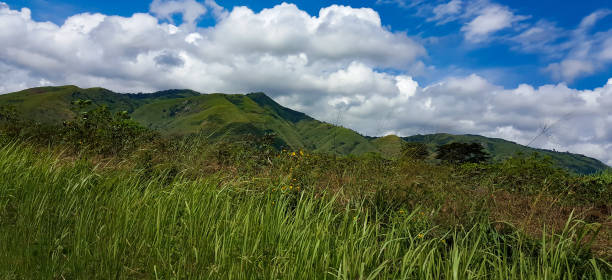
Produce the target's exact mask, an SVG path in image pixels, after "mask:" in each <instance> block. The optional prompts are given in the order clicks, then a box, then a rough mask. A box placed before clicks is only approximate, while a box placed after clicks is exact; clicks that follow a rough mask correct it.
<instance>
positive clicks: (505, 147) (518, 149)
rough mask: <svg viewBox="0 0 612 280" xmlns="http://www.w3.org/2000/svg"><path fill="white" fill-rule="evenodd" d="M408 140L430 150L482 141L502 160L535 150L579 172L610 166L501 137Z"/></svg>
mask: <svg viewBox="0 0 612 280" xmlns="http://www.w3.org/2000/svg"><path fill="white" fill-rule="evenodd" d="M403 139H404V140H405V141H407V142H423V143H425V144H426V145H427V146H428V147H429V149H430V151H434V150H435V147H437V146H439V145H444V144H448V143H453V142H463V143H480V144H482V146H483V147H484V148H485V150H486V151H487V152H488V153H489V154H490V155H491V156H492V159H493V160H494V161H500V160H503V159H504V158H508V157H510V156H512V155H515V154H516V153H523V154H525V155H529V154H532V153H534V152H537V153H540V154H543V155H546V156H550V157H551V158H552V159H553V161H555V162H556V163H557V164H558V165H559V166H562V167H564V168H567V169H570V170H573V171H575V172H578V173H583V174H590V173H594V172H597V171H600V170H604V169H607V168H609V167H608V166H607V165H605V164H604V163H602V162H601V161H599V160H596V159H593V158H589V157H586V156H583V155H579V154H572V153H568V152H565V153H563V152H554V151H550V150H543V149H536V148H531V147H526V146H523V145H520V144H517V143H514V142H511V141H507V140H504V139H500V138H489V137H484V136H480V135H470V134H466V135H452V134H446V133H437V134H428V135H414V136H410V137H404V138H403Z"/></svg>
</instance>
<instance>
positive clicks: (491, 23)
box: [461, 4, 526, 42]
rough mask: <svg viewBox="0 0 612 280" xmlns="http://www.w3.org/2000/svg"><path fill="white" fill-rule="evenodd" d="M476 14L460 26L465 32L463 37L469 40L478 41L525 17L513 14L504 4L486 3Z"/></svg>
mask: <svg viewBox="0 0 612 280" xmlns="http://www.w3.org/2000/svg"><path fill="white" fill-rule="evenodd" d="M476 14H477V16H476V17H475V18H474V19H472V20H471V21H470V22H469V23H467V24H466V25H464V26H463V27H462V28H461V31H463V32H465V39H466V40H468V41H471V42H480V41H484V40H486V39H488V37H489V36H490V35H491V34H493V33H495V32H497V31H500V30H502V29H506V28H509V27H511V26H512V25H513V24H514V23H516V22H519V21H522V20H524V19H526V17H524V16H518V15H515V14H514V13H513V12H512V11H510V9H509V8H508V7H506V6H501V5H497V4H487V5H486V6H485V7H483V8H481V9H479V11H477V12H476Z"/></svg>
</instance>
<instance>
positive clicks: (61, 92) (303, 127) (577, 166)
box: [0, 86, 608, 174]
mask: <svg viewBox="0 0 612 280" xmlns="http://www.w3.org/2000/svg"><path fill="white" fill-rule="evenodd" d="M77 100H90V104H84V105H85V106H83V108H77V107H78V106H74V104H73V102H74V101H77ZM3 106H13V108H15V110H16V112H17V113H19V114H20V115H21V116H23V118H24V119H27V120H29V121H31V122H32V123H34V124H53V125H61V124H62V122H64V121H67V120H72V119H74V118H77V117H79V114H80V113H82V112H83V110H85V111H89V110H93V109H95V108H98V107H101V106H106V107H107V108H108V110H109V111H110V112H111V113H113V114H115V113H121V112H126V113H127V114H128V115H129V116H130V117H131V118H132V119H133V120H134V121H136V122H137V123H139V124H140V125H142V126H144V127H146V128H149V129H153V130H155V131H157V132H159V133H161V134H164V135H165V136H170V135H178V136H185V135H189V134H194V133H198V134H201V135H202V136H203V137H206V138H207V139H208V140H210V141H211V142H231V141H235V140H240V139H242V138H243V137H244V136H245V135H248V134H251V135H257V136H259V137H263V136H264V135H268V134H274V135H276V140H275V141H276V142H277V146H278V147H281V146H285V147H290V148H291V149H292V150H299V149H305V150H309V151H313V152H321V153H335V154H337V155H350V154H353V155H364V154H368V153H380V154H382V155H383V157H385V158H388V159H395V158H399V157H402V156H403V154H402V145H403V144H404V143H406V142H418V143H423V144H425V145H427V148H428V154H429V159H430V160H432V161H436V160H435V155H436V153H435V151H436V148H437V147H438V146H440V145H444V144H450V143H479V144H481V145H483V147H484V150H485V151H486V152H487V153H488V154H489V155H490V156H491V160H492V161H493V162H501V161H503V160H505V159H507V158H509V157H511V156H513V155H514V154H515V153H516V152H522V153H523V154H531V153H533V152H539V153H541V154H544V155H547V156H550V157H551V158H552V160H553V162H554V164H555V165H558V166H561V167H564V168H567V169H569V170H571V171H573V172H575V173H579V174H593V173H597V172H600V171H602V170H605V169H607V168H608V167H607V166H606V165H605V164H603V163H601V162H600V161H598V160H596V159H592V158H588V157H584V156H581V155H575V154H570V153H559V152H553V151H546V150H537V149H533V148H529V147H524V146H521V145H518V144H516V143H512V142H509V141H505V140H502V139H494V138H487V137H482V136H476V135H449V134H432V135H416V136H411V137H404V138H400V137H397V136H393V135H390V136H386V137H380V138H375V137H365V136H362V135H360V134H358V133H356V132H355V131H352V130H350V129H347V128H343V127H339V126H334V125H331V124H328V123H324V122H320V121H317V120H315V119H313V118H311V117H309V116H307V115H305V114H304V113H301V112H297V111H294V110H291V109H288V108H285V107H283V106H281V105H279V104H278V103H276V102H275V101H274V100H272V99H271V98H269V97H268V96H266V95H265V94H263V93H250V94H247V95H240V94H204V95H202V94H199V93H197V92H194V91H191V90H168V91H160V92H156V93H151V94H119V93H115V92H112V91H109V90H106V89H102V88H91V89H82V88H78V87H76V86H62V87H41V88H32V89H27V90H23V91H20V92H15V93H9V94H5V95H0V107H3ZM34 136H35V135H34ZM44 139H45V138H44V137H43V139H41V140H44Z"/></svg>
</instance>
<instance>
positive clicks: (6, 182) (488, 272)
mask: <svg viewBox="0 0 612 280" xmlns="http://www.w3.org/2000/svg"><path fill="white" fill-rule="evenodd" d="M283 158H284V159H283ZM309 158H311V157H310V156H306V154H304V155H301V154H300V153H299V151H298V152H297V153H295V154H294V152H293V151H292V152H289V151H287V152H285V156H281V157H279V158H277V159H278V161H279V163H280V161H281V160H283V161H285V162H286V163H287V164H296V163H298V162H303V161H308V160H309ZM368 160H372V161H369V162H368V165H369V166H371V165H378V167H376V168H384V166H385V165H386V164H388V163H389V162H387V161H384V160H381V159H376V158H371V159H368ZM376 162H378V163H379V164H380V165H379V164H375V163H376ZM330 163H331V162H330ZM356 163H358V161H355V159H353V160H350V159H347V161H345V162H344V163H343V165H345V166H351V165H353V164H356ZM139 172H140V171H139V170H130V169H101V168H100V167H96V165H93V164H91V163H90V162H88V161H86V160H79V161H76V162H63V161H62V160H58V158H57V155H56V154H54V153H53V152H42V153H41V152H39V151H36V150H34V149H32V148H29V147H27V146H24V145H22V144H15V143H8V144H7V143H5V144H3V145H2V146H1V147H0V275H2V276H3V277H4V278H9V279H11V278H12V279H84V278H85V279H99V278H105V279H106V278H114V279H132V278H139V279H152V278H158V279H170V278H173V279H198V278H205V279H210V278H213V279H228V278H231V279H253V278H258V279H259V278H266V279H325V278H332V279H333V278H335V279H368V278H369V279H520V278H525V279H543V278H551V279H574V278H581V279H609V277H610V276H611V275H612V267H611V266H610V264H609V262H606V261H605V260H603V259H601V258H598V257H596V256H593V255H592V254H591V253H590V245H589V244H590V242H589V240H590V239H591V238H592V236H593V235H594V234H595V233H596V232H597V231H598V227H597V224H586V223H584V222H581V221H579V220H576V219H574V218H573V217H572V216H571V215H570V216H569V217H568V219H567V222H566V223H565V225H564V226H563V227H562V228H561V229H560V230H559V231H558V232H547V233H546V234H542V235H541V236H540V237H536V238H532V237H529V236H527V235H525V234H524V233H523V232H522V231H521V230H520V229H518V228H515V227H513V226H510V225H508V226H505V227H498V226H497V225H496V223H491V222H489V221H487V220H479V221H477V222H475V223H474V224H473V225H471V226H465V227H464V226H457V227H451V228H446V229H443V228H440V225H439V224H437V222H436V220H437V219H438V216H439V215H441V214H442V213H441V212H437V211H432V210H429V209H426V208H423V207H421V208H414V209H407V208H405V207H400V208H393V209H386V210H380V211H384V212H385V213H384V215H382V214H381V213H379V212H371V211H372V210H371V208H369V207H367V204H368V203H369V202H368V201H367V200H366V201H364V200H362V199H359V198H354V197H353V198H350V197H349V198H343V197H342V192H337V193H331V192H319V193H317V192H313V191H309V190H296V188H295V187H294V188H292V189H287V188H283V187H284V186H285V185H284V184H282V183H281V182H274V179H273V178H271V179H272V180H262V179H261V178H258V177H253V178H244V177H237V178H228V177H226V176H225V175H223V174H217V175H212V176H206V177H199V178H194V179H191V178H189V177H186V176H185V175H184V173H179V174H177V175H175V176H173V177H172V179H170V180H169V179H168V177H167V175H166V174H167V172H164V171H163V170H160V171H159V172H158V173H153V174H151V175H150V176H149V177H147V178H143V177H141V176H138V173H139ZM376 211H378V210H376Z"/></svg>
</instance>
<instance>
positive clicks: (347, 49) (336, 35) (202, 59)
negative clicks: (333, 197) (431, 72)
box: [0, 2, 612, 164]
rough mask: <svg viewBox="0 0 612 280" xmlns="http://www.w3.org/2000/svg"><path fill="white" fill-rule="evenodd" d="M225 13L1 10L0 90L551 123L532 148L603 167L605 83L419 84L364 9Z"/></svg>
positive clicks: (514, 126) (403, 118)
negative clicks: (251, 95)
mask: <svg viewBox="0 0 612 280" xmlns="http://www.w3.org/2000/svg"><path fill="white" fill-rule="evenodd" d="M204 3H205V5H207V4H206V2H204ZM205 7H209V9H213V8H210V7H212V6H210V5H209V6H205ZM170 10H172V9H170ZM179 11H180V10H179ZM224 11H225V10H224V9H222V8H219V9H218V13H219V14H218V17H217V18H218V22H217V23H216V24H215V25H214V26H211V27H207V28H196V27H192V26H184V25H180V26H176V25H174V24H172V22H171V21H168V20H167V19H166V20H162V21H161V22H160V18H163V16H160V14H157V16H154V15H151V14H147V13H143V14H134V15H132V16H130V17H119V16H107V15H102V14H88V13H85V14H78V15H74V16H72V17H70V18H68V19H67V20H66V21H65V23H64V24H63V25H61V26H59V25H56V24H53V23H49V22H38V21H35V20H33V19H32V18H31V15H30V10H29V9H27V8H24V9H21V10H12V9H11V8H10V7H8V6H7V5H5V4H4V5H0V80H1V81H2V83H1V84H0V92H9V91H13V90H19V89H23V88H26V87H32V86H40V85H49V84H54V85H61V84H77V85H79V86H83V87H91V86H102V87H106V88H109V89H112V90H115V91H120V92H139V91H153V90H160V89H168V88H191V89H194V90H198V91H201V92H227V93H244V92H251V91H264V92H266V93H268V94H270V95H271V96H272V97H273V98H275V99H276V100H277V101H279V102H280V103H281V104H283V105H286V106H289V107H291V108H293V109H296V110H300V111H304V112H306V113H308V114H310V115H312V116H314V117H316V118H319V119H322V120H325V121H329V122H335V121H336V120H338V116H339V115H341V116H342V118H341V120H342V121H341V124H342V125H344V126H347V127H350V128H353V129H356V130H357V131H359V132H361V133H364V134H369V135H374V134H376V135H379V134H382V133H384V132H386V131H394V132H397V133H399V134H401V135H411V134H415V133H428V132H437V131H445V132H453V133H475V134H484V135H487V136H495V137H504V138H507V139H510V140H514V141H517V142H519V143H521V144H526V143H528V142H530V141H531V140H532V139H533V138H534V137H535V136H536V135H538V133H539V132H540V130H541V128H542V126H544V125H549V126H550V125H552V124H554V126H552V129H550V130H549V133H548V134H547V135H545V137H540V138H538V139H537V141H536V142H534V145H535V146H537V147H544V148H554V149H557V150H569V151H574V152H582V153H585V154H586V155H589V156H594V157H597V158H599V159H602V160H604V161H606V162H608V163H609V164H611V163H612V158H611V156H610V155H612V150H611V149H612V146H610V144H609V143H611V142H612V134H611V133H610V132H609V130H607V129H606V128H607V127H611V125H612V117H611V116H610V113H609V109H608V108H610V107H611V106H612V104H610V103H611V101H610V100H612V80H611V81H610V82H609V83H608V84H607V85H605V86H602V87H600V88H596V89H593V90H584V91H579V90H575V89H571V88H569V87H568V86H567V85H566V84H563V83H560V84H556V85H546V86H542V87H538V88H534V87H532V86H529V85H520V86H518V87H517V88H515V89H505V88H503V87H501V86H498V85H495V84H493V83H491V82H489V81H487V80H486V79H484V78H482V77H480V76H478V75H468V76H464V77H450V78H447V79H444V80H443V81H440V82H439V83H436V84H432V85H419V83H418V82H417V81H416V80H414V79H413V78H412V76H413V75H412V74H411V71H414V69H424V68H426V67H427V66H425V65H424V63H423V62H422V61H421V59H422V58H423V57H425V56H426V55H427V53H426V51H425V49H424V47H423V46H422V45H420V44H419V43H418V42H417V41H416V40H414V39H412V38H410V37H409V36H407V35H406V34H405V33H399V32H392V31H390V30H388V29H387V28H385V27H384V26H382V25H381V19H380V17H379V15H378V14H377V13H376V12H375V11H374V10H372V9H367V8H362V9H354V8H351V7H346V6H338V5H333V6H330V7H326V8H323V9H321V11H320V12H319V14H318V15H316V16H311V15H309V14H308V13H306V12H304V11H302V10H300V9H299V8H298V7H297V6H295V5H292V4H281V5H277V6H275V7H273V8H270V9H264V10H262V11H260V12H254V11H252V10H250V9H249V8H246V7H235V8H233V9H232V10H231V11H225V12H224ZM183 16H185V15H183ZM187 18H189V17H187ZM196 18H197V17H196ZM492 32H493V31H492ZM604 41H605V40H604ZM606 44H610V43H606ZM600 55H601V56H602V57H607V56H609V55H610V53H608V52H606V51H602V52H600ZM379 69H393V71H382V70H379ZM560 120H561V121H560Z"/></svg>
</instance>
